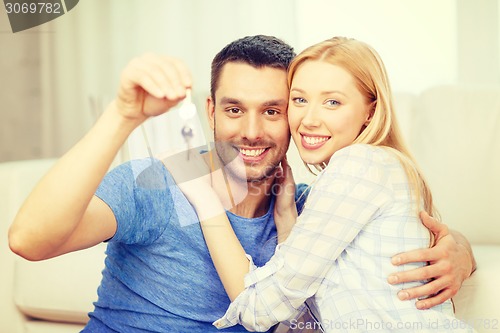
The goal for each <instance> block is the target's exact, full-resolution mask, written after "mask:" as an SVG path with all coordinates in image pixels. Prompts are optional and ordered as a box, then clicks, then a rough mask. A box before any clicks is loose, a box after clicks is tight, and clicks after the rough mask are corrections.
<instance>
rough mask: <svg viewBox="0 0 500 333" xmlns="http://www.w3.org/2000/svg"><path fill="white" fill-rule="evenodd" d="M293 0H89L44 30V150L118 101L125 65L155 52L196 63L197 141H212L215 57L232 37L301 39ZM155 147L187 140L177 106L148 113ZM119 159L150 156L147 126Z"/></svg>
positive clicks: (59, 149)
mask: <svg viewBox="0 0 500 333" xmlns="http://www.w3.org/2000/svg"><path fill="white" fill-rule="evenodd" d="M293 13H294V2H293V1H289V0H274V1H265V0H257V1H244V0H211V1H202V0H147V1H144V0H142V1H141V0H127V1H123V0H85V1H80V2H79V3H78V5H77V6H76V7H75V8H74V9H73V10H72V11H70V12H68V13H67V14H65V15H64V16H62V17H61V18H59V19H57V20H54V21H52V22H50V23H48V27H46V29H48V30H49V31H51V32H50V33H46V34H41V35H40V38H41V43H40V47H41V49H40V59H41V82H40V87H41V99H42V102H41V106H40V112H41V113H42V119H43V120H42V123H41V126H42V142H43V144H42V147H43V156H60V155H62V154H63V153H64V152H65V151H66V150H67V149H69V148H70V147H71V146H72V145H73V144H75V143H76V141H77V140H78V139H79V138H81V137H82V136H83V134H84V133H85V132H86V131H87V130H88V129H89V128H90V126H91V125H92V124H93V122H94V121H95V118H96V116H97V113H98V112H99V110H101V111H102V110H103V109H104V108H105V106H106V105H107V104H108V103H109V101H111V100H112V98H113V97H114V95H115V92H116V89H117V87H118V82H119V77H120V72H121V70H122V69H123V68H124V66H126V64H127V63H128V61H130V60H131V59H132V58H133V57H135V56H138V55H141V54H143V53H145V52H156V53H162V54H168V55H172V56H175V57H178V58H181V59H182V60H183V61H184V62H185V63H186V64H187V65H188V66H189V68H190V69H191V71H192V74H193V79H194V88H193V89H194V92H193V94H194V97H195V104H196V105H197V107H198V113H199V115H200V117H199V118H200V119H201V121H200V120H198V119H197V120H196V121H194V123H193V125H194V128H195V132H196V137H195V138H194V140H193V142H192V144H193V145H198V144H199V145H201V144H203V143H204V142H205V140H206V138H205V134H206V133H207V127H206V124H205V120H204V119H205V110H204V107H205V104H204V100H205V97H206V96H207V95H208V90H209V80H210V79H209V75H210V63H211V60H212V58H213V56H215V54H216V53H217V52H218V51H219V50H220V49H221V48H222V47H223V46H224V45H226V44H227V43H229V42H231V41H232V40H235V39H237V38H240V37H243V36H245V35H251V34H268V35H275V36H278V37H280V38H282V39H284V40H285V41H287V42H289V43H290V44H291V45H293V44H294V36H295V30H294V27H295V24H294V15H293ZM144 126H145V129H146V133H147V137H148V138H149V142H150V144H151V148H152V150H153V153H158V152H162V151H165V150H178V149H182V148H183V147H184V146H185V142H184V140H183V138H182V136H181V135H180V131H181V128H182V126H183V121H182V120H181V119H180V117H179V115H178V112H177V111H175V110H174V112H169V113H168V114H166V115H164V116H161V117H158V118H155V119H151V120H148V121H147V122H146V123H145V125H144ZM122 151H123V152H122V155H121V156H120V159H127V158H136V157H142V156H146V155H147V150H146V145H145V142H144V137H143V135H142V131H141V129H138V130H136V131H135V132H134V133H133V134H132V136H131V137H130V139H129V140H128V144H127V145H126V146H125V148H124V149H122Z"/></svg>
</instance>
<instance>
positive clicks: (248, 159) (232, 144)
mask: <svg viewBox="0 0 500 333" xmlns="http://www.w3.org/2000/svg"><path fill="white" fill-rule="evenodd" d="M215 99H216V100H215V101H212V100H211V99H209V100H208V105H207V110H208V117H209V120H210V126H211V127H212V129H213V130H214V137H215V145H216V150H217V154H218V155H219V158H220V159H221V160H222V163H223V164H224V165H225V166H227V167H228V169H229V170H228V171H229V172H230V173H231V174H232V175H233V176H236V177H237V178H239V179H246V180H247V181H248V182H258V181H262V180H264V179H266V178H267V177H269V176H270V175H272V174H273V173H274V170H275V168H276V166H278V165H279V163H280V161H281V160H282V159H283V157H284V156H285V154H286V151H287V150H288V144H289V143H290V131H289V129H288V121H287V104H288V87H287V83H286V72H285V71H284V70H281V69H276V68H271V67H263V68H255V67H252V66H250V65H248V64H244V63H228V64H226V65H225V66H224V68H223V70H222V73H221V75H220V78H219V85H218V88H217V90H216V92H215ZM236 157H238V158H239V161H240V162H242V163H231V164H229V163H230V162H232V161H233V160H235V158H236ZM243 165H244V166H243Z"/></svg>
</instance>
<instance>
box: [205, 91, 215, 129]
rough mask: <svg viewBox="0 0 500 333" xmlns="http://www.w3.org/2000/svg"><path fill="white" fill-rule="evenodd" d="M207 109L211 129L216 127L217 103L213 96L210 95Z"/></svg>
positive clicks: (206, 104)
mask: <svg viewBox="0 0 500 333" xmlns="http://www.w3.org/2000/svg"><path fill="white" fill-rule="evenodd" d="M205 109H206V111H207V116H208V122H209V125H210V128H211V129H215V103H214V101H213V100H212V97H210V96H208V97H207V101H206V103H205Z"/></svg>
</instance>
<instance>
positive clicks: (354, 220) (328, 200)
mask: <svg viewBox="0 0 500 333" xmlns="http://www.w3.org/2000/svg"><path fill="white" fill-rule="evenodd" d="M381 153H384V154H385V151H384V150H383V149H382V148H377V147H372V146H369V145H352V146H349V147H346V148H344V149H341V150H339V151H338V152H336V153H335V154H334V155H333V156H332V158H331V160H330V163H329V165H328V167H327V168H326V169H325V170H324V171H323V173H322V174H321V175H320V176H319V178H318V179H317V182H316V184H314V185H313V186H312V188H311V193H310V194H309V197H308V199H307V202H306V205H305V207H304V211H303V212H302V214H301V215H300V216H299V218H298V219H297V223H296V225H295V226H294V228H293V229H292V232H291V233H290V235H289V237H288V239H287V240H286V241H285V242H284V243H282V244H280V245H278V247H277V249H276V252H275V255H274V256H273V257H272V258H271V260H270V261H269V262H268V263H267V264H266V265H265V266H263V267H261V268H257V269H254V270H252V271H251V272H250V273H248V274H247V275H246V277H245V290H244V291H243V292H242V293H241V294H240V295H238V297H237V298H236V299H235V300H234V301H233V302H232V303H231V305H230V306H229V308H228V310H227V312H226V314H225V315H224V316H223V317H222V318H221V319H219V320H217V321H216V322H214V325H215V326H216V327H218V328H223V327H229V326H233V325H235V324H241V325H243V326H244V327H245V328H246V329H248V330H256V331H265V330H267V329H269V327H271V326H273V325H275V324H276V323H278V322H281V321H285V320H287V319H289V318H291V317H293V316H295V315H296V313H297V311H301V310H303V306H304V305H303V304H304V302H305V300H306V299H307V298H309V297H311V296H313V295H314V294H315V293H316V291H317V290H318V288H319V286H320V284H321V281H322V279H323V278H324V277H325V275H326V273H327V272H328V270H329V269H331V268H332V267H333V265H334V262H335V260H336V258H337V257H338V256H339V255H340V254H341V253H342V251H343V250H344V249H345V248H346V246H347V245H348V244H349V243H350V242H351V241H352V240H353V239H354V238H355V237H356V235H357V234H358V233H359V232H360V230H361V229H363V227H364V226H365V224H367V223H368V222H369V221H371V220H372V219H374V218H375V217H376V216H377V215H378V214H379V212H380V211H381V210H382V209H384V208H385V206H388V205H390V203H391V201H392V196H393V191H392V188H391V186H390V182H389V175H390V171H389V170H388V169H387V168H385V167H384V163H383V159H382V158H380V156H381V155H380V154H381Z"/></svg>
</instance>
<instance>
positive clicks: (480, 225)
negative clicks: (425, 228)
mask: <svg viewBox="0 0 500 333" xmlns="http://www.w3.org/2000/svg"><path fill="white" fill-rule="evenodd" d="M414 111H415V115H414V118H413V121H414V126H413V128H414V129H415V130H413V132H412V133H411V148H412V150H413V152H414V154H415V157H416V159H417V162H418V163H419V165H420V166H421V167H422V169H423V173H424V175H425V176H426V178H427V179H428V181H429V184H430V187H431V190H432V192H433V194H434V198H435V203H436V206H437V209H438V211H439V212H440V213H441V215H442V218H443V222H445V223H446V224H447V225H448V226H450V227H451V228H453V229H455V230H458V231H460V232H461V233H463V234H464V235H465V236H466V237H467V239H468V240H469V241H470V242H471V243H473V244H479V243H481V244H488V243H489V244H496V245H500V238H499V237H498V235H499V234H500V210H499V209H498V198H500V172H499V170H500V153H499V152H500V85H484V86H483V85H449V86H440V87H433V88H431V89H428V90H426V91H424V92H423V93H422V94H421V95H420V96H419V97H418V98H417V101H416V103H415V109H414Z"/></svg>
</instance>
